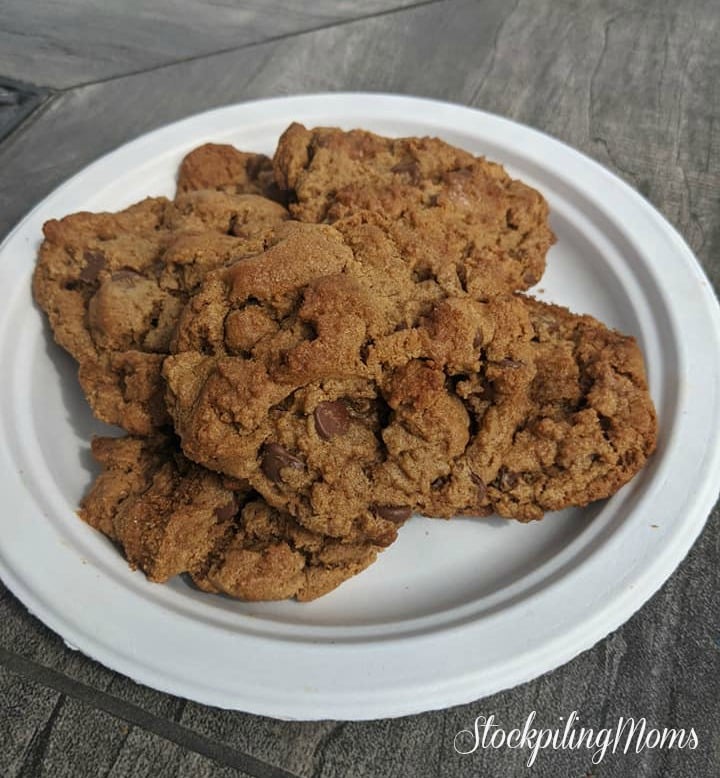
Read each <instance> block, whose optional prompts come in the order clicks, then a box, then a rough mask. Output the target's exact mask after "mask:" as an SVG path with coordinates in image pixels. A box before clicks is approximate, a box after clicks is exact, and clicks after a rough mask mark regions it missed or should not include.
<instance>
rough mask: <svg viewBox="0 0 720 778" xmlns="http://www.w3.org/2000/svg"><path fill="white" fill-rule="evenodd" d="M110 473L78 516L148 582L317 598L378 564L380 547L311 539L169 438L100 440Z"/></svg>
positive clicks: (244, 595)
mask: <svg viewBox="0 0 720 778" xmlns="http://www.w3.org/2000/svg"><path fill="white" fill-rule="evenodd" d="M92 450H93V455H94V456H95V458H96V459H97V460H98V461H99V462H100V463H101V464H102V466H103V472H102V473H101V474H100V475H99V476H98V478H97V479H96V481H95V483H94V484H93V486H92V488H91V490H90V491H89V493H88V494H87V496H86V497H85V499H84V500H83V503H82V506H81V509H80V516H81V517H82V518H83V519H84V520H85V521H86V522H88V524H90V525H91V526H93V527H95V528H96V529H98V530H100V531H101V532H103V533H104V534H105V535H107V536H108V537H109V538H110V539H111V540H113V541H114V542H115V543H116V544H118V545H119V546H120V547H121V548H122V550H123V552H124V554H125V556H126V558H127V560H128V562H129V564H130V565H131V567H133V568H140V569H141V570H142V571H143V572H144V573H145V575H146V576H147V577H148V578H149V579H150V580H151V581H157V582H163V581H167V580H168V579H169V578H171V577H173V576H175V575H179V574H182V573H186V574H188V575H189V576H190V577H191V578H192V580H193V582H194V583H195V585H196V586H198V587H199V588H201V589H203V590H204V591H207V592H216V593H217V592H221V593H223V594H226V595H229V596H231V597H237V598H240V599H243V600H280V599H286V598H289V597H296V598H297V599H298V600H302V601H307V600H312V599H315V598H316V597H319V596H321V595H323V594H326V593H327V592H329V591H331V590H332V589H334V588H336V587H337V586H339V585H340V584H341V583H342V582H343V581H345V580H347V579H348V578H350V577H352V576H354V575H356V574H357V573H359V572H360V571H362V570H364V569H365V568H366V567H368V565H370V564H372V562H373V561H374V560H375V558H376V556H377V552H378V551H379V550H381V549H379V548H378V547H376V546H374V545H373V544H371V543H341V542H339V541H337V540H334V539H332V538H327V537H324V536H322V535H319V534H316V533H313V532H310V531H309V530H307V529H306V528H304V527H302V526H300V525H299V524H298V523H297V522H296V521H295V520H293V519H292V518H291V517H290V516H288V515H287V514H284V513H282V512H280V511H278V510H276V509H273V508H271V507H270V506H269V505H268V504H267V503H266V502H265V501H264V500H262V499H261V498H260V497H259V496H258V495H257V493H254V492H253V491H252V490H251V489H250V488H249V486H248V484H247V483H246V482H242V481H236V480H233V479H230V478H224V477H222V476H219V475H218V474H216V473H212V472H210V471H209V470H205V469H204V468H202V467H200V466H198V465H196V464H194V463H192V462H190V461H188V460H187V459H186V458H185V457H184V456H183V455H182V453H181V452H180V450H179V448H178V446H177V444H176V443H175V442H174V441H173V440H172V439H171V438H170V437H166V436H164V435H156V436H151V437H146V438H133V437H127V438H98V439H96V440H94V441H93V444H92Z"/></svg>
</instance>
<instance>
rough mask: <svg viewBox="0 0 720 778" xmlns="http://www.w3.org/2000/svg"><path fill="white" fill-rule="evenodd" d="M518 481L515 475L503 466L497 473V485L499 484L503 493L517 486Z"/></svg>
mask: <svg viewBox="0 0 720 778" xmlns="http://www.w3.org/2000/svg"><path fill="white" fill-rule="evenodd" d="M518 480H519V479H518V474H517V473H514V472H513V471H512V470H508V469H507V467H505V466H504V465H503V466H502V467H501V468H500V472H499V473H498V483H499V484H500V488H501V489H502V490H503V491H508V490H509V489H513V488H515V487H516V486H517V483H518Z"/></svg>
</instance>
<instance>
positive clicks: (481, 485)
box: [470, 473, 487, 500]
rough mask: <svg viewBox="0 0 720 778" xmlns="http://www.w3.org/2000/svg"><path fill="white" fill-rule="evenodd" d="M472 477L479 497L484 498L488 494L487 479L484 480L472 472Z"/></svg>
mask: <svg viewBox="0 0 720 778" xmlns="http://www.w3.org/2000/svg"><path fill="white" fill-rule="evenodd" d="M470 478H472V481H473V483H474V484H475V485H476V486H477V490H478V499H479V500H482V499H483V498H484V497H485V495H486V494H487V486H485V481H483V479H482V478H480V476H479V475H476V474H475V473H470Z"/></svg>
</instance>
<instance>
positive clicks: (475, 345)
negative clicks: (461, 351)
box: [473, 332, 483, 348]
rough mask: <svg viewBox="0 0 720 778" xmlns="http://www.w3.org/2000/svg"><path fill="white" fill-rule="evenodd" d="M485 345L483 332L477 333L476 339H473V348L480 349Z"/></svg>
mask: <svg viewBox="0 0 720 778" xmlns="http://www.w3.org/2000/svg"><path fill="white" fill-rule="evenodd" d="M482 344H483V335H482V332H477V333H476V334H475V337H474V338H473V348H480V346H482Z"/></svg>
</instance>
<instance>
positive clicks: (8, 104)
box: [0, 80, 46, 140]
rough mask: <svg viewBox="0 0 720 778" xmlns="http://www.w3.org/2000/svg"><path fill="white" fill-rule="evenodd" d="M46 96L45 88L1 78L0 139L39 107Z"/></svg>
mask: <svg viewBox="0 0 720 778" xmlns="http://www.w3.org/2000/svg"><path fill="white" fill-rule="evenodd" d="M45 96H46V92H45V90H42V89H35V88H32V87H29V86H25V85H23V84H18V83H12V82H10V81H2V80H0V140H2V139H3V138H4V137H5V136H6V135H8V134H9V133H10V132H12V130H13V129H14V128H15V127H17V125H19V124H20V122H22V120H23V119H25V117H27V116H28V115H29V114H30V113H31V112H32V111H33V110H34V109H35V108H37V106H38V105H40V103H42V101H43V100H44V99H45Z"/></svg>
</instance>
